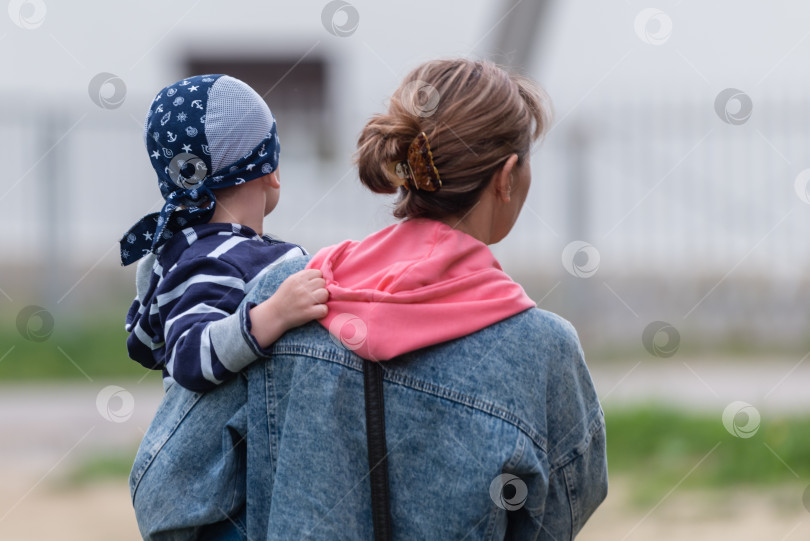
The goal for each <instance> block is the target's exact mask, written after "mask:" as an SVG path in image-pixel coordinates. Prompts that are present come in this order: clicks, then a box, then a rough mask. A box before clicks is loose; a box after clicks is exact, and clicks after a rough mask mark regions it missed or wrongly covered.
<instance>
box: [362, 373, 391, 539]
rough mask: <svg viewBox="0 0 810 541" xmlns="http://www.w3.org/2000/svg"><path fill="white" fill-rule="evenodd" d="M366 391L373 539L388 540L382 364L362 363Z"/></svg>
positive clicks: (388, 493) (386, 462)
mask: <svg viewBox="0 0 810 541" xmlns="http://www.w3.org/2000/svg"><path fill="white" fill-rule="evenodd" d="M363 388H364V393H365V397H366V439H367V442H368V465H369V480H370V481H371V517H372V520H373V521H374V540H375V541H389V540H390V539H391V498H390V497H391V494H390V492H389V490H388V451H387V449H386V445H385V406H384V402H383V373H382V367H381V366H380V364H379V363H376V362H372V361H367V360H363Z"/></svg>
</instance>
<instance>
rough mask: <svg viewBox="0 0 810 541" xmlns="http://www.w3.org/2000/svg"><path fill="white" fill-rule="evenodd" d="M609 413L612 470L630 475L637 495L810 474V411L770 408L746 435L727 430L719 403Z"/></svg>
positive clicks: (641, 499)
mask: <svg viewBox="0 0 810 541" xmlns="http://www.w3.org/2000/svg"><path fill="white" fill-rule="evenodd" d="M606 420H607V450H608V465H609V470H610V475H611V476H622V477H624V478H628V479H630V480H631V482H632V483H633V493H634V495H635V496H634V499H635V500H636V503H641V504H648V503H650V502H651V501H657V500H659V499H660V498H662V497H663V496H664V495H665V494H666V493H667V492H669V491H670V490H671V489H672V488H673V487H675V486H676V485H678V484H680V485H679V486H682V487H684V488H729V487H734V486H744V485H747V486H763V485H776V484H781V483H789V482H794V483H795V482H798V481H801V482H805V483H806V482H807V480H808V479H810V416H804V417H788V416H771V415H763V416H762V420H761V424H760V427H759V430H758V431H757V432H756V434H755V435H754V436H753V437H750V438H747V439H743V438H737V437H735V436H732V435H731V434H730V433H729V432H727V431H726V429H725V427H724V426H723V423H722V421H721V412H719V411H718V412H717V414H716V415H708V414H702V413H685V412H681V411H676V410H673V409H667V408H663V407H658V406H647V407H643V408H638V407H637V408H632V409H625V410H610V411H607V412H606ZM690 471H691V473H690ZM797 476H798V477H797Z"/></svg>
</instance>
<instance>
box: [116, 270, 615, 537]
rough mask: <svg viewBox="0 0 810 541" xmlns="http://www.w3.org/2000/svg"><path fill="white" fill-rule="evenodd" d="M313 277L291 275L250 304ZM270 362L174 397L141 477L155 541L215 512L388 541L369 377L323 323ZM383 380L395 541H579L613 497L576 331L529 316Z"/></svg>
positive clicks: (259, 291)
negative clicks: (368, 415)
mask: <svg viewBox="0 0 810 541" xmlns="http://www.w3.org/2000/svg"><path fill="white" fill-rule="evenodd" d="M305 263H306V259H304V258H300V259H295V260H291V261H287V262H285V263H282V264H280V265H279V266H278V267H277V268H276V269H274V270H273V271H271V272H270V273H268V274H267V276H266V277H265V278H264V280H263V281H262V283H260V284H259V285H258V286H257V287H256V288H255V289H254V290H253V292H252V293H251V294H250V295H249V296H248V298H247V299H246V300H247V301H252V302H259V301H261V300H262V299H264V298H266V297H268V296H269V295H270V294H272V293H273V292H274V291H275V289H276V288H277V287H278V285H279V284H280V283H281V281H283V279H284V278H285V277H286V276H288V275H289V274H291V273H293V272H296V271H298V270H300V269H301V268H303V267H304V265H305ZM392 324H395V322H392ZM271 351H272V356H271V357H270V358H269V359H268V360H266V361H260V362H257V363H254V364H253V365H251V366H250V367H249V368H248V369H247V371H246V373H245V374H244V375H245V376H246V377H245V378H237V380H235V381H234V382H232V383H229V384H226V385H225V386H223V387H221V388H219V389H217V390H215V391H213V392H212V393H209V394H207V395H200V394H198V393H191V392H189V391H186V390H185V389H176V388H177V387H178V386H176V385H175V386H174V387H172V389H170V393H169V394H168V395H167V399H166V400H164V404H163V405H162V406H161V410H164V409H165V412H164V419H163V420H161V419H160V418H159V416H160V415H161V411H160V410H159V412H158V415H157V416H156V418H155V422H154V423H153V426H152V427H150V429H149V431H148V433H147V435H146V437H145V438H144V443H143V444H142V446H141V450H140V451H139V455H138V458H136V463H135V466H134V467H133V475H132V479H131V488H132V492H133V499H134V501H135V507H136V514H137V515H138V520H139V524H140V525H141V529H142V533H144V536H145V537H147V538H151V539H182V538H183V537H182V536H179V535H178V536H174V537H171V536H166V537H160V536H154V537H149V536H148V535H147V533H148V532H146V530H150V531H157V530H158V529H161V528H163V529H164V530H165V529H168V528H172V527H178V528H179V527H180V526H189V525H190V524H192V523H193V522H194V520H199V519H200V517H203V516H204V515H205V507H206V506H208V508H210V509H209V511H211V512H212V513H213V514H209V515H210V516H213V515H215V514H216V513H217V512H219V513H221V515H222V516H221V517H220V518H221V519H223V518H226V519H227V520H229V521H231V522H232V523H233V524H238V526H239V531H240V532H241V534H242V535H243V537H245V536H246V538H249V539H372V538H373V535H372V521H371V508H370V504H369V501H370V497H371V495H370V487H369V481H368V468H369V465H368V455H367V448H366V434H365V416H364V400H363V378H362V360H361V359H360V358H359V357H357V356H356V355H355V354H354V353H353V352H352V351H350V350H349V349H347V348H346V347H344V346H343V345H341V344H340V343H339V342H338V341H337V340H335V339H333V338H332V337H331V335H329V333H328V332H327V331H326V330H325V329H324V328H323V327H322V326H321V325H320V324H318V323H316V322H313V323H309V324H307V325H304V326H302V327H299V328H297V329H294V330H292V331H290V332H288V333H286V334H285V335H284V336H283V337H282V338H281V339H279V340H278V341H277V342H276V343H275V345H273V346H272V347H271ZM383 369H384V384H383V385H384V393H385V422H386V437H387V445H388V467H389V478H390V491H391V514H392V519H393V528H394V538H395V539H521V540H522V539H540V540H549V541H551V540H557V541H559V540H563V539H565V540H569V539H573V538H574V537H575V535H576V534H577V532H579V530H580V529H581V528H582V526H583V524H584V523H585V521H586V520H587V519H588V517H589V516H590V515H591V513H592V512H593V511H594V509H596V507H597V506H598V505H599V504H600V503H601V502H602V501H603V499H604V498H605V496H606V493H607V461H606V456H605V425H604V416H603V413H602V409H601V407H600V405H599V401H598V399H597V396H596V393H595V391H594V387H593V383H592V381H591V378H590V375H589V373H588V369H587V367H586V365H585V362H584V359H583V354H582V349H581V347H580V345H579V341H578V339H577V335H576V332H575V331H574V329H573V327H572V326H571V325H570V324H569V323H568V322H566V321H565V320H563V319H561V318H560V317H558V316H556V315H554V314H551V313H549V312H546V311H543V310H540V309H536V308H533V309H529V310H526V311H524V312H521V313H519V314H517V315H515V316H512V317H510V318H508V319H505V320H503V321H501V322H499V323H496V324H494V325H491V326H489V327H486V328H484V329H483V330H481V331H478V332H476V333H473V334H471V335H468V336H466V337H462V338H459V339H456V340H452V341H449V342H445V343H442V344H439V345H436V346H431V347H428V348H424V349H421V350H418V351H414V352H412V353H408V354H405V355H403V356H401V357H399V358H397V359H395V360H392V361H387V362H385V363H383ZM174 390H176V391H177V392H175V393H174V398H172V399H169V396H171V395H172V391H174ZM192 402H193V404H192ZM192 408H194V409H192ZM223 410H224V411H223ZM206 412H210V413H211V414H212V416H209V415H208V414H207V413H206ZM214 413H216V416H215V417H214V416H213V414H214ZM195 419H196V420H195ZM206 420H209V421H210V420H213V423H208V422H206ZM223 420H224V421H223ZM220 424H221V425H227V426H226V427H221V428H222V429H221V430H219V431H217V430H215V429H216V428H217V426H218V425H220ZM242 438H245V439H244V441H243V440H242ZM208 440H211V441H214V444H212V445H209V446H208V447H207V448H210V449H212V451H205V450H204V448H206V446H205V444H206V441H208ZM209 443H210V441H209ZM220 444H221V448H219V447H218V446H219V445H220ZM164 451H166V452H164ZM161 453H162V454H163V456H161ZM184 453H186V454H189V453H190V454H191V455H192V456H193V459H192V460H193V464H194V465H196V466H198V467H200V470H199V471H198V472H197V474H196V475H193V476H189V475H186V472H187V470H188V469H189V468H192V467H193V466H192V465H191V464H192V463H189V464H184V461H185V460H186V459H187V458H183V454H184ZM209 471H213V472H214V473H209ZM183 477H185V478H186V482H187V483H192V484H193V485H194V489H193V490H192V491H191V492H192V493H193V495H194V497H193V498H192V499H193V502H192V503H191V504H187V502H186V503H183V502H182V500H183V498H185V499H186V500H188V499H189V494H190V492H189V490H188V487H187V486H186V487H185V488H182V487H180V486H179V485H178V484H177V483H178V481H177V479H180V478H183ZM206 487H209V488H206ZM223 494H224V496H223ZM207 495H210V496H211V498H210V499H206V496H207ZM240 498H244V499H245V500H246V506H245V505H244V503H243V502H242V501H240ZM166 506H170V507H173V509H174V510H175V513H174V515H172V513H167V512H166V511H165V507H166ZM161 507H163V508H164V509H163V510H162V511H160V512H158V510H159V509H161ZM183 509H187V510H189V511H188V512H187V513H186V515H193V518H192V519H189V518H188V517H184V516H183V515H184V513H183ZM191 510H193V513H192V512H191ZM157 515H160V517H158V518H160V519H161V520H162V522H161V520H158V519H157V518H156V517H157ZM166 517H172V518H171V519H170V520H167V519H166ZM180 519H183V520H185V522H184V523H183V524H182V525H180V523H179V522H178V520H180ZM178 525H180V526H178ZM178 531H179V530H178ZM187 538H190V537H187ZM222 538H224V537H222ZM237 538H238V537H237Z"/></svg>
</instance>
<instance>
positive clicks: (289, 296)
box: [265, 269, 329, 329]
mask: <svg viewBox="0 0 810 541" xmlns="http://www.w3.org/2000/svg"><path fill="white" fill-rule="evenodd" d="M328 299H329V292H328V291H327V290H326V280H324V279H323V274H322V273H321V271H319V270H318V269H304V270H302V271H298V272H296V273H295V274H291V275H290V276H288V277H287V279H286V280H284V281H283V282H282V283H281V285H280V286H278V289H277V290H276V292H275V293H273V296H272V297H270V299H267V300H268V301H269V300H274V302H278V306H279V308H280V311H281V313H280V314H279V316H280V318H281V320H282V321H285V322H286V327H287V329H292V328H293V327H298V326H299V325H303V324H304V323H307V322H308V321H312V320H313V319H321V318H323V317H326V314H327V312H328V309H327V308H326V304H324V303H326V301H327V300H328ZM265 302H267V301H265Z"/></svg>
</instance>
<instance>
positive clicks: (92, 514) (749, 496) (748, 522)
mask: <svg viewBox="0 0 810 541" xmlns="http://www.w3.org/2000/svg"><path fill="white" fill-rule="evenodd" d="M2 478H3V483H2V488H0V509H3V510H4V513H5V516H4V517H3V516H0V539H2V540H4V541H45V540H47V541H52V540H56V539H58V540H60V541H74V540H75V541H79V540H81V541H110V540H116V541H119V540H120V541H129V540H137V539H140V537H139V535H138V530H137V527H136V525H135V520H134V517H133V514H132V508H131V507H130V503H129V493H128V490H127V487H126V484H125V482H123V481H121V482H110V481H106V482H103V483H96V484H92V485H87V486H82V487H79V488H68V487H64V486H62V485H60V483H58V482H54V481H50V482H49V481H43V482H42V483H40V484H38V485H36V484H35V483H36V481H37V479H35V478H33V477H31V476H28V475H25V474H20V473H19V472H17V473H13V472H3V477H2ZM32 485H33V487H34V488H33V489H32V488H31V487H32ZM801 494H802V488H801V487H800V486H792V487H781V488H777V489H768V490H765V491H761V490H760V491H744V492H735V493H711V492H707V493H703V492H701V493H695V492H675V493H673V494H672V495H671V496H670V497H669V498H667V499H666V500H664V501H663V502H662V503H661V504H660V505H657V504H651V505H648V506H633V505H631V504H630V503H629V502H628V497H629V491H628V485H627V483H625V482H622V481H621V480H619V481H615V480H614V481H613V482H612V486H611V494H610V496H609V497H608V499H607V500H606V502H605V503H604V504H603V505H602V507H600V508H599V509H598V510H597V512H596V513H595V514H594V516H593V517H592V519H591V520H590V521H589V522H588V524H586V526H585V528H584V529H583V531H582V533H581V535H580V536H579V537H578V538H577V539H578V540H579V541H636V540H643V541H648V540H655V541H717V540H726V539H729V540H730V539H733V540H734V541H800V540H806V539H810V513H809V512H808V511H807V510H806V509H804V507H803V506H802V505H801Z"/></svg>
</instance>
